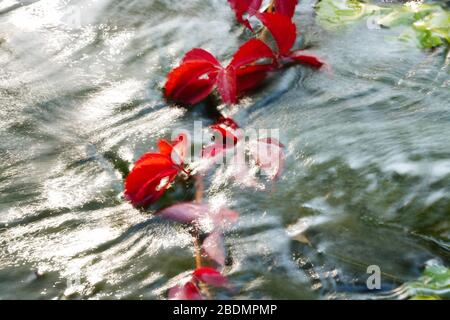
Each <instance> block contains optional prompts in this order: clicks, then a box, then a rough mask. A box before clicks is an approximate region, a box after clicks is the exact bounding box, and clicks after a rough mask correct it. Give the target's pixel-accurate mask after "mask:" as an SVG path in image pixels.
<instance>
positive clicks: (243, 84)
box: [236, 64, 273, 94]
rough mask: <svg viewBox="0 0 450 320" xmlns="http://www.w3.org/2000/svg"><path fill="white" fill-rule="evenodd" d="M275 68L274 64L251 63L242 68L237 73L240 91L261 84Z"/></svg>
mask: <svg viewBox="0 0 450 320" xmlns="http://www.w3.org/2000/svg"><path fill="white" fill-rule="evenodd" d="M272 69H273V65H270V64H263V65H249V66H246V67H242V68H240V69H239V70H238V71H237V73H236V78H237V88H238V93H239V94H240V93H243V92H245V91H248V90H252V89H254V88H256V87H257V86H259V85H260V84H261V83H262V82H263V81H264V80H265V79H266V78H267V75H268V72H269V71H271V70H272Z"/></svg>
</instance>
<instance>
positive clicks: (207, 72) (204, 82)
mask: <svg viewBox="0 0 450 320" xmlns="http://www.w3.org/2000/svg"><path fill="white" fill-rule="evenodd" d="M217 70H218V69H217V67H215V66H214V65H213V64H212V63H211V62H210V61H206V60H203V61H199V60H193V61H187V62H185V63H183V64H182V65H180V66H179V67H177V68H175V69H173V70H172V71H171V72H170V73H169V74H168V76H167V82H166V85H165V95H166V97H167V98H172V99H173V100H176V101H182V102H192V101H198V100H201V99H203V98H204V97H205V96H207V95H208V94H209V93H211V91H212V90H213V88H214V84H215V76H214V73H216V72H217ZM200 77H205V78H201V79H200Z"/></svg>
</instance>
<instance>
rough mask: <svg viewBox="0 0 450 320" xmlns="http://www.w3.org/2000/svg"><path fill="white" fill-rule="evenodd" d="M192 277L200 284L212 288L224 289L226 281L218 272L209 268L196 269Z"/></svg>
mask: <svg viewBox="0 0 450 320" xmlns="http://www.w3.org/2000/svg"><path fill="white" fill-rule="evenodd" d="M192 275H193V276H194V277H195V278H196V279H198V280H199V281H201V282H204V283H206V284H209V285H211V286H214V287H226V286H227V285H228V279H227V278H226V277H224V276H223V275H222V274H221V273H220V272H219V271H217V270H216V269H213V268H209V267H203V268H199V269H196V270H195V271H194V272H193V273H192Z"/></svg>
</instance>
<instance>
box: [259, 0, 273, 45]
mask: <svg viewBox="0 0 450 320" xmlns="http://www.w3.org/2000/svg"><path fill="white" fill-rule="evenodd" d="M274 9H275V0H272V1H270V3H269V6H268V7H267V10H266V11H267V12H268V13H272V12H273V11H274ZM268 32H269V30H267V27H264V28H263V29H262V31H261V34H260V35H259V37H258V38H259V40H262V41H264V42H266V40H267V34H268Z"/></svg>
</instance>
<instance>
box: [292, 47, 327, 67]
mask: <svg viewBox="0 0 450 320" xmlns="http://www.w3.org/2000/svg"><path fill="white" fill-rule="evenodd" d="M303 52H304V51H303V50H297V51H294V52H292V53H290V54H289V57H288V58H290V59H292V60H294V61H295V62H298V63H301V64H306V65H308V66H311V67H313V68H320V67H322V66H323V65H324V64H325V63H324V62H323V61H321V60H320V59H319V58H318V57H316V56H312V55H307V54H303Z"/></svg>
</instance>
